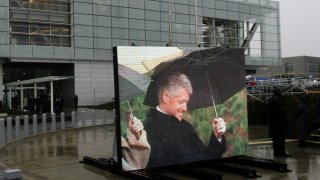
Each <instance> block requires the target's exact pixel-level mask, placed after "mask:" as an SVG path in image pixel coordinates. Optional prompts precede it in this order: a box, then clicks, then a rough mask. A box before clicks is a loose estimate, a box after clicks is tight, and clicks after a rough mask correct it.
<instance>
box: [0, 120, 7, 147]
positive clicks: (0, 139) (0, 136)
mask: <svg viewBox="0 0 320 180" xmlns="http://www.w3.org/2000/svg"><path fill="white" fill-rule="evenodd" d="M5 142H6V135H5V129H4V119H3V118H0V145H1V144H4V143H5Z"/></svg>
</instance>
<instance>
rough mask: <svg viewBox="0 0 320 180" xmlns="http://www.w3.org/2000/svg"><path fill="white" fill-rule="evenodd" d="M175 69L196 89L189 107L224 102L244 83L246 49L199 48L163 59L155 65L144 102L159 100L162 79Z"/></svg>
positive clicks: (149, 102) (146, 103)
mask: <svg viewBox="0 0 320 180" xmlns="http://www.w3.org/2000/svg"><path fill="white" fill-rule="evenodd" d="M172 72H181V73H184V74H185V75H186V76H187V77H188V78H189V79H190V81H191V84H192V88H193V93H192V95H191V96H190V101H189V103H188V110H193V109H197V108H202V107H207V106H212V105H213V106H214V108H215V105H216V104H220V103H223V102H224V101H226V100H227V99H228V98H229V97H231V96H233V95H234V94H235V93H237V92H238V91H239V90H241V89H243V88H244V87H245V85H246V84H245V65H244V50H243V49H240V48H208V49H200V50H199V49H198V50H196V51H193V52H191V53H189V54H188V55H186V56H184V57H182V58H178V59H174V60H169V61H166V62H162V63H160V64H159V65H158V66H156V67H155V69H154V72H153V74H152V76H151V79H152V81H151V83H150V85H149V87H148V90H147V92H146V96H145V99H144V104H145V105H149V106H152V107H155V106H157V105H158V104H159V101H158V87H159V83H161V81H163V80H164V79H165V77H166V76H167V75H169V74H170V73H172Z"/></svg>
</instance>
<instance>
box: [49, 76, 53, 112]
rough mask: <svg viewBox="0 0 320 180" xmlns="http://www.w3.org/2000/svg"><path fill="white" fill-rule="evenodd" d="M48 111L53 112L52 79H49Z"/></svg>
mask: <svg viewBox="0 0 320 180" xmlns="http://www.w3.org/2000/svg"><path fill="white" fill-rule="evenodd" d="M50 112H51V114H53V81H52V80H51V81H50Z"/></svg>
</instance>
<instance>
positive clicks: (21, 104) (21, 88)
mask: <svg viewBox="0 0 320 180" xmlns="http://www.w3.org/2000/svg"><path fill="white" fill-rule="evenodd" d="M20 109H21V111H23V85H21V86H20Z"/></svg>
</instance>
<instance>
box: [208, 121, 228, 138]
mask: <svg viewBox="0 0 320 180" xmlns="http://www.w3.org/2000/svg"><path fill="white" fill-rule="evenodd" d="M211 125H212V131H213V134H214V135H215V136H216V138H218V139H220V138H221V137H222V136H223V134H224V133H225V132H226V123H225V122H224V120H223V119H222V118H221V117H219V118H214V119H213V120H211Z"/></svg>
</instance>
